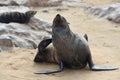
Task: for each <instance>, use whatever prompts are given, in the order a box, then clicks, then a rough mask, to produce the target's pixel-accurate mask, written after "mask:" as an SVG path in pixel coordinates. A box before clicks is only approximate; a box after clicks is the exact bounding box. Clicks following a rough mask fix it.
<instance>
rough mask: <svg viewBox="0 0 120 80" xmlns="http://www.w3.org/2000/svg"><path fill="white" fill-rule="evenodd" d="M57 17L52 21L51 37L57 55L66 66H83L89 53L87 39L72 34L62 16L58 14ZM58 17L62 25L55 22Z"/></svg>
mask: <svg viewBox="0 0 120 80" xmlns="http://www.w3.org/2000/svg"><path fill="white" fill-rule="evenodd" d="M57 17H58V18H57ZM57 17H56V18H57V19H58V20H57V19H55V21H53V31H52V32H53V35H52V39H53V45H54V47H55V49H56V51H57V53H58V55H59V57H60V58H61V60H62V61H63V63H64V65H65V66H67V67H70V68H71V67H72V68H74V67H75V68H76V67H78V68H83V67H85V66H86V64H87V58H88V55H90V50H89V46H88V43H87V40H86V39H85V38H84V37H83V36H81V35H77V34H74V33H73V32H72V31H71V30H70V29H69V25H68V24H67V22H66V20H65V19H64V18H62V17H59V15H58V16H57ZM59 18H61V20H63V22H62V25H59V23H57V22H58V21H59ZM60 24H61V23H60ZM63 26H65V27H63Z"/></svg>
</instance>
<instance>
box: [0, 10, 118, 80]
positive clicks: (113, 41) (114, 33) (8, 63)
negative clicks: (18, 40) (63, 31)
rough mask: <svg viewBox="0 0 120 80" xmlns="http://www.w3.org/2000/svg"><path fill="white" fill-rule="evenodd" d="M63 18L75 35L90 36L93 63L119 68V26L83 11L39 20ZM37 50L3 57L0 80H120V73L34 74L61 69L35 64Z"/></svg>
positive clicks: (52, 13)
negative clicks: (39, 71) (40, 71)
mask: <svg viewBox="0 0 120 80" xmlns="http://www.w3.org/2000/svg"><path fill="white" fill-rule="evenodd" d="M58 13H59V14H61V15H63V16H64V17H65V18H66V19H67V21H68V22H69V23H70V28H71V30H72V31H73V32H74V33H77V34H82V35H84V34H85V33H86V34H88V38H89V41H88V43H89V45H90V49H91V52H92V56H93V60H94V63H95V64H96V65H100V66H116V67H119V66H120V61H119V60H120V25H119V24H115V23H112V22H109V21H107V20H103V19H98V18H97V17H95V16H92V15H91V14H86V13H85V12H84V10H83V9H82V8H69V10H66V11H50V12H49V13H42V12H38V13H37V15H36V16H37V17H39V18H42V19H46V20H48V21H50V22H52V20H53V18H54V17H55V15H56V14H58ZM36 52H37V50H30V49H24V48H15V49H14V50H12V51H9V52H7V51H4V52H1V53H0V80H120V70H114V71H98V72H95V71H90V70H89V67H86V68H85V69H77V70H73V69H72V70H70V69H65V70H64V71H63V72H60V73H55V74H50V75H44V74H42V75H37V74H34V72H35V71H37V70H43V69H44V70H45V69H56V68H57V67H58V65H55V64H46V63H40V64H35V63H34V62H33V59H34V56H35V54H36Z"/></svg>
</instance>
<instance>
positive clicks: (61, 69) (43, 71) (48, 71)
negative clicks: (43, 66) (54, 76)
mask: <svg viewBox="0 0 120 80" xmlns="http://www.w3.org/2000/svg"><path fill="white" fill-rule="evenodd" d="M63 70H64V65H63V63H62V62H61V63H60V67H59V69H58V70H40V71H37V72H35V74H51V73H57V72H61V71H63Z"/></svg>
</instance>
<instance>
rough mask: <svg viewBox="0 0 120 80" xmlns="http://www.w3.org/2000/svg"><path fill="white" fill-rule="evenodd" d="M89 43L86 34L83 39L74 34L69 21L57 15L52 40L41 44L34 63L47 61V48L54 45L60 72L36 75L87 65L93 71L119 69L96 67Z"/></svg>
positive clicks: (40, 72)
mask: <svg viewBox="0 0 120 80" xmlns="http://www.w3.org/2000/svg"><path fill="white" fill-rule="evenodd" d="M87 41H88V37H87V35H86V34H85V35H84V37H83V36H81V35H78V34H75V33H73V32H72V31H71V30H70V28H69V25H68V22H67V20H66V19H65V18H64V17H62V16H61V15H60V14H57V15H56V17H55V18H54V20H53V25H52V38H51V39H45V40H43V41H41V42H40V44H39V46H38V53H37V55H36V56H35V59H34V61H35V62H41V61H45V59H46V58H45V56H47V55H48V54H49V55H50V54H51V53H50V51H49V48H47V46H48V45H49V44H50V43H52V44H53V48H54V51H55V54H57V58H58V62H57V63H58V64H59V65H60V67H59V69H58V70H50V71H37V72H35V73H36V74H50V73H56V72H61V71H63V70H64V67H69V68H84V67H86V65H87V64H88V65H89V68H90V70H92V71H106V70H107V71H108V70H116V69H118V68H117V67H111V66H96V65H95V64H94V63H93V60H92V56H91V51H90V48H89V45H88V42H87ZM43 55H44V57H43ZM46 62H47V61H46Z"/></svg>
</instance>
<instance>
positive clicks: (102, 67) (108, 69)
mask: <svg viewBox="0 0 120 80" xmlns="http://www.w3.org/2000/svg"><path fill="white" fill-rule="evenodd" d="M116 69H118V68H117V67H112V66H95V65H94V66H92V67H91V70H92V71H110V70H116Z"/></svg>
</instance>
